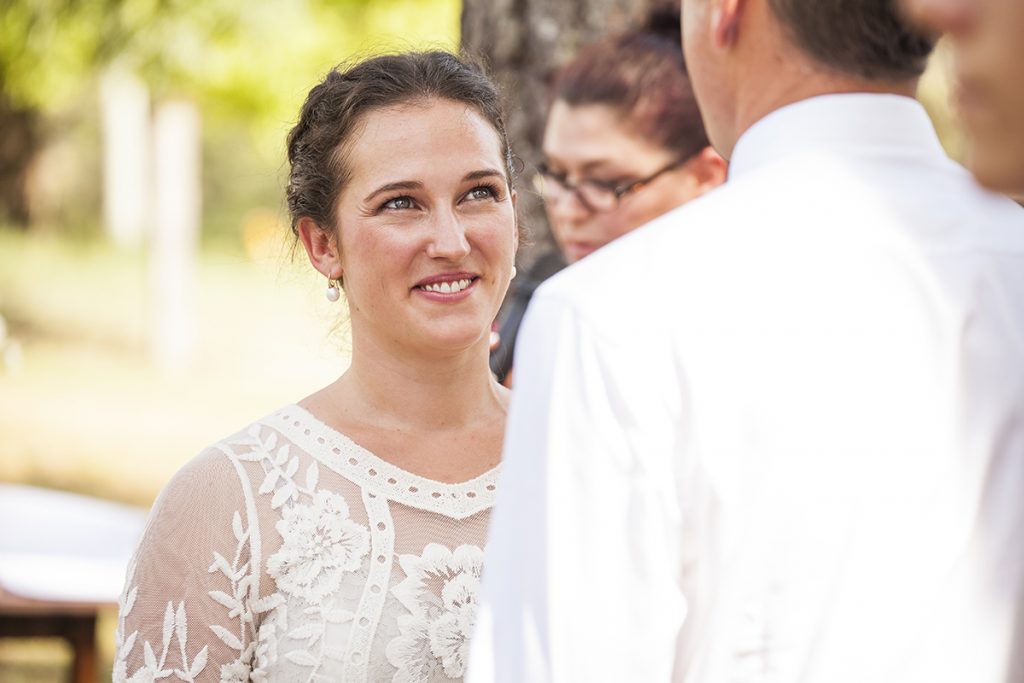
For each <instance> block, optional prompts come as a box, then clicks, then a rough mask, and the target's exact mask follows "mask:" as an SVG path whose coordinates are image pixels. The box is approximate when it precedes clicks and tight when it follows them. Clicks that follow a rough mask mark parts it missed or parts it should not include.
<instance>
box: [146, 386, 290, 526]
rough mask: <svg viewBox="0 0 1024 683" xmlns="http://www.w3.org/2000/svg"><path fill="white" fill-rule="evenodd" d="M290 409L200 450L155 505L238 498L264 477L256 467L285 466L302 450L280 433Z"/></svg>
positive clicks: (175, 477)
mask: <svg viewBox="0 0 1024 683" xmlns="http://www.w3.org/2000/svg"><path fill="white" fill-rule="evenodd" d="M291 408H294V406H286V407H284V408H281V409H279V410H276V411H274V412H273V413H270V414H269V415H267V416H265V417H262V418H260V419H258V420H256V421H254V422H251V423H249V424H248V425H246V426H245V427H243V428H241V429H239V430H237V431H235V432H233V433H230V434H228V435H227V436H224V437H223V438H221V439H219V440H217V441H215V442H213V443H211V444H209V445H207V446H206V447H205V448H203V449H202V450H200V451H199V452H198V453H197V454H196V455H195V456H193V457H192V458H191V459H190V460H188V461H187V462H186V463H185V464H184V465H182V466H181V467H180V468H179V469H178V470H177V471H176V472H175V473H174V475H173V476H172V477H171V479H170V480H169V481H168V482H167V484H166V485H165V486H164V488H163V490H162V491H161V493H160V496H159V498H158V499H157V504H158V505H159V504H161V503H162V504H163V505H165V506H166V505H167V504H168V503H170V504H172V505H173V504H174V502H175V501H185V504H192V503H195V502H196V499H197V498H207V497H208V498H215V499H224V498H232V497H237V496H238V495H242V494H243V493H244V492H245V491H246V490H247V489H248V488H250V486H251V484H252V481H253V477H254V476H255V475H256V474H257V473H258V474H263V469H264V468H262V467H259V466H258V465H259V463H261V462H262V461H264V460H265V459H269V460H271V461H272V462H276V461H278V460H284V461H285V462H286V463H287V461H288V460H291V459H293V458H297V457H299V456H301V455H302V453H301V449H299V448H297V447H296V445H295V444H294V442H293V441H292V439H290V438H288V436H287V435H285V434H283V433H282V427H283V426H284V424H285V419H286V417H287V416H289V415H290V414H291V413H290V412H289V410H290V409H291ZM292 412H294V411H292ZM283 418H284V419H283ZM258 483H259V482H257V485H258ZM233 492H235V495H234V496H233V495H232V494H233ZM189 501H191V503H189Z"/></svg>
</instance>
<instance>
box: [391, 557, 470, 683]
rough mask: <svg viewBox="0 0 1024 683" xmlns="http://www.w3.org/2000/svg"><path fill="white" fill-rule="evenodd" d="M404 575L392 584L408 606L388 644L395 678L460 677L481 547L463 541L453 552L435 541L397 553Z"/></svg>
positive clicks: (400, 682) (407, 681)
mask: <svg viewBox="0 0 1024 683" xmlns="http://www.w3.org/2000/svg"><path fill="white" fill-rule="evenodd" d="M398 561H399V564H400V565H401V567H402V570H403V571H404V572H405V574H406V578H405V580H404V581H402V582H401V583H400V584H398V585H396V586H395V587H394V588H393V589H392V591H391V592H392V593H393V594H394V596H395V597H396V598H398V600H399V602H401V603H402V605H404V606H405V608H406V609H408V610H409V614H404V615H402V616H400V617H399V618H398V626H399V628H400V629H401V633H402V635H401V636H399V637H398V638H395V639H394V640H392V641H391V642H390V643H388V646H387V658H388V661H389V662H391V664H392V665H393V666H395V667H397V668H398V673H396V674H395V677H394V679H393V680H394V681H395V683H414V682H418V681H433V680H437V679H442V680H443V679H444V678H450V679H452V678H461V677H462V676H463V675H464V674H465V671H466V660H467V655H468V644H469V637H470V636H471V635H472V633H473V625H474V622H475V620H476V598H477V592H478V590H479V588H480V569H481V566H482V565H483V551H482V550H481V549H480V548H479V547H477V546H474V545H461V546H459V547H458V548H456V549H455V551H454V552H452V551H451V550H449V549H448V548H446V547H444V546H442V545H439V544H437V543H431V544H429V545H428V546H427V547H426V548H424V549H423V555H420V556H417V555H401V556H399V558H398Z"/></svg>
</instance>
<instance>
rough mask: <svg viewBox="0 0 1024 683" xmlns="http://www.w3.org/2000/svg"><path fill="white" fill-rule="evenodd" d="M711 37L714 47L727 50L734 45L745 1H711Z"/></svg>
mask: <svg viewBox="0 0 1024 683" xmlns="http://www.w3.org/2000/svg"><path fill="white" fill-rule="evenodd" d="M711 1H712V2H714V3H715V7H714V8H713V9H712V10H711V36H712V39H713V41H714V44H715V47H719V48H728V47H731V46H732V45H734V44H735V43H736V39H737V38H738V37H739V34H740V21H741V19H742V18H743V12H744V11H745V10H746V6H747V0H711Z"/></svg>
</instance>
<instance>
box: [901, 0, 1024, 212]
mask: <svg viewBox="0 0 1024 683" xmlns="http://www.w3.org/2000/svg"><path fill="white" fill-rule="evenodd" d="M903 3H904V7H905V9H906V10H907V12H908V13H909V14H910V15H911V16H912V17H913V18H914V19H916V20H917V21H919V22H920V23H921V24H923V25H924V26H927V27H928V28H930V29H932V30H935V31H939V32H942V33H944V34H946V35H947V36H948V38H949V40H950V41H951V42H952V44H953V47H954V61H955V64H956V79H957V83H956V88H957V98H956V99H957V104H958V105H959V111H960V116H961V118H962V120H963V123H964V125H965V127H966V128H967V133H968V140H969V142H968V153H967V159H966V161H967V165H968V167H969V168H970V169H971V172H972V173H974V175H975V176H976V177H977V178H978V180H979V181H980V182H981V183H982V184H984V185H986V186H987V187H990V188H992V189H993V190H996V191H999V192H1004V193H1007V194H1009V195H1011V196H1013V197H1015V198H1016V199H1018V200H1024V2H1021V0H903Z"/></svg>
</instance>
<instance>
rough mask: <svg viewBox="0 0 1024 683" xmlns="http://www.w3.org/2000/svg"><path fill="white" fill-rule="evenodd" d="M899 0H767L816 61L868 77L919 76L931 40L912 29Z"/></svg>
mask: <svg viewBox="0 0 1024 683" xmlns="http://www.w3.org/2000/svg"><path fill="white" fill-rule="evenodd" d="M897 1H898V0H769V1H768V4H769V6H770V7H771V8H772V11H773V12H774V14H775V16H776V17H778V19H779V21H781V22H782V24H783V26H785V27H786V29H787V30H788V31H789V33H790V39H791V40H792V41H793V42H794V43H795V44H796V45H797V46H798V47H799V48H800V49H802V50H803V51H804V52H805V53H807V54H808V55H809V56H811V57H812V58H814V59H815V60H817V61H818V62H819V63H821V64H823V65H825V66H828V67H832V68H834V69H836V70H838V71H841V72H843V73H847V74H852V75H855V76H859V77H862V78H866V79H868V80H871V81H902V80H906V79H908V78H916V77H917V76H920V75H921V74H922V73H923V72H924V69H925V67H926V66H927V65H928V55H929V54H931V51H932V48H933V47H935V39H934V37H932V36H929V35H927V34H924V33H921V32H918V31H915V30H914V29H913V28H911V26H910V25H909V24H908V23H907V22H906V21H905V20H904V19H903V17H902V16H901V15H900V12H899V8H898V7H896V3H897Z"/></svg>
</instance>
